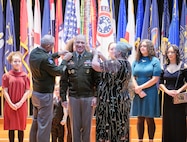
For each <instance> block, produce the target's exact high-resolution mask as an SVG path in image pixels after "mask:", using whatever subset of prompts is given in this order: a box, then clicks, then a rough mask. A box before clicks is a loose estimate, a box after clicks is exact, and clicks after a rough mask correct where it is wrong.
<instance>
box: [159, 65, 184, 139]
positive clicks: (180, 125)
mask: <svg viewBox="0 0 187 142" xmlns="http://www.w3.org/2000/svg"><path fill="white" fill-rule="evenodd" d="M164 68H165V69H164V70H163V72H162V73H161V77H160V84H164V85H165V86H166V88H167V89H169V90H177V89H178V88H180V87H181V86H183V85H184V82H186V81H187V69H184V65H182V67H181V70H180V71H179V70H178V71H176V72H174V73H170V72H169V71H168V70H167V69H166V67H164ZM179 72H180V76H179V80H178V84H177V87H176V89H175V83H176V79H177V76H178V73H179ZM185 106H186V104H177V105H176V104H173V97H171V96H169V95H167V94H166V93H164V104H163V118H162V122H163V128H162V129H163V132H162V142H186V114H185Z"/></svg>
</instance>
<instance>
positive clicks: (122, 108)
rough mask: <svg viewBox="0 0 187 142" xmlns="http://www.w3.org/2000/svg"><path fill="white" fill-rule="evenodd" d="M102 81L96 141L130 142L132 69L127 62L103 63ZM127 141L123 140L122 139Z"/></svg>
mask: <svg viewBox="0 0 187 142" xmlns="http://www.w3.org/2000/svg"><path fill="white" fill-rule="evenodd" d="M101 68H102V69H103V73H102V79H101V83H100V86H99V90H98V99H97V101H98V104H97V108H96V139H97V142H98V141H101V140H109V141H110V142H121V141H125V142H126V141H129V137H128V132H129V112H130V104H131V103H130V98H129V93H128V83H129V80H130V78H131V67H130V64H129V62H128V61H125V60H115V61H113V60H109V61H106V62H103V63H101ZM122 137H123V138H125V140H121V138H122Z"/></svg>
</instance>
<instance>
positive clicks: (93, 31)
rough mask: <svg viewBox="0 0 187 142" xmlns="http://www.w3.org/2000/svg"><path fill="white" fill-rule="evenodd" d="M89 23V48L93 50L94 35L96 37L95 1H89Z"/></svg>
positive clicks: (94, 45) (94, 43)
mask: <svg viewBox="0 0 187 142" xmlns="http://www.w3.org/2000/svg"><path fill="white" fill-rule="evenodd" d="M90 16H91V21H90V24H91V25H90V26H91V27H90V34H89V39H90V46H91V47H93V48H95V47H96V35H97V20H96V17H97V12H96V0H91V14H90Z"/></svg>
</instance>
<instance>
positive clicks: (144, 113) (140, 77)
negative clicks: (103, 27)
mask: <svg viewBox="0 0 187 142" xmlns="http://www.w3.org/2000/svg"><path fill="white" fill-rule="evenodd" d="M160 73H161V67H160V62H159V60H158V58H157V57H156V56H155V51H154V46H153V43H152V41H150V40H148V39H144V40H142V41H141V42H140V44H139V46H138V49H137V55H136V60H135V61H134V62H133V65H132V75H133V77H132V81H133V84H134V88H135V89H134V91H135V96H134V99H133V105H132V115H133V116H137V119H138V121H137V131H138V139H139V142H143V135H144V121H145V120H146V122H147V126H148V136H149V142H152V141H153V139H154V134H155V129H156V126H155V122H154V117H159V116H160V107H159V105H160V103H159V95H158V88H157V82H158V81H159V77H160Z"/></svg>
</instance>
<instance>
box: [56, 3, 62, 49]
mask: <svg viewBox="0 0 187 142" xmlns="http://www.w3.org/2000/svg"><path fill="white" fill-rule="evenodd" d="M62 19H63V14H62V0H57V1H56V20H55V22H56V24H55V25H56V28H55V48H54V52H58V51H59V50H62V48H63V47H64V45H62V44H63V20H62ZM60 48H61V49H60Z"/></svg>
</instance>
